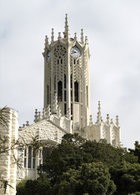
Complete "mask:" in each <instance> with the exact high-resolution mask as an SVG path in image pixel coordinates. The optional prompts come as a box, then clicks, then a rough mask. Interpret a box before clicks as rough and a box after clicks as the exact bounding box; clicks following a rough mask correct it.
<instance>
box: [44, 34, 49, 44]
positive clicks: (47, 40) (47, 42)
mask: <svg viewBox="0 0 140 195" xmlns="http://www.w3.org/2000/svg"><path fill="white" fill-rule="evenodd" d="M48 44H49V39H48V36H47V35H46V36H45V46H47V45H48Z"/></svg>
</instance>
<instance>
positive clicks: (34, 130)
mask: <svg viewBox="0 0 140 195" xmlns="http://www.w3.org/2000/svg"><path fill="white" fill-rule="evenodd" d="M43 57H44V106H43V110H42V111H41V112H40V111H38V110H37V109H36V110H35V116H34V123H32V124H29V123H28V122H27V123H26V125H24V126H23V127H20V128H19V130H18V131H17V122H15V121H14V120H13V119H12V118H10V120H11V125H12V124H13V126H12V129H11V127H10V126H9V131H8V132H7V134H9V138H10V139H11V136H13V138H14V139H17V138H18V140H19V143H20V146H19V148H18V150H16V151H15V153H16V155H17V159H19V161H20V167H17V165H16V164H14V165H13V164H12V162H10V154H9V157H8V156H7V158H9V161H8V162H6V164H5V165H4V166H5V167H7V168H6V169H7V171H8V170H9V172H7V179H8V180H9V182H10V185H11V186H13V187H14V189H15V185H16V182H15V177H16V180H17V182H18V181H20V180H22V179H24V178H27V179H29V178H30V179H35V178H37V177H38V173H37V167H38V166H39V165H40V164H41V163H42V161H43V147H40V148H37V149H36V148H34V147H33V145H35V142H36V141H37V142H40V143H43V145H46V146H48V145H51V144H53V145H54V144H58V143H61V139H62V136H63V135H64V134H65V133H78V134H79V135H81V136H82V137H84V138H86V139H89V140H96V141H100V139H106V141H107V142H108V143H110V144H111V145H113V146H114V147H119V146H120V126H119V121H118V116H116V119H115V122H113V120H112V119H111V120H110V118H109V115H107V118H106V120H105V121H103V119H102V116H101V106H100V102H98V113H97V121H96V122H95V123H94V122H93V121H92V116H91V113H90V77H89V58H90V53H89V44H88V39H87V36H84V33H83V29H82V30H81V35H80V40H78V37H77V34H76V33H75V35H74V37H73V38H72V37H70V33H69V26H68V18H67V15H66V17H65V27H64V32H63V34H61V33H60V32H59V33H58V38H57V39H56V40H55V36H54V29H52V33H51V39H50V41H49V38H48V37H47V36H46V38H45V48H44V52H43ZM10 112H14V111H10ZM14 113H15V112H14ZM15 115H16V114H15ZM9 116H11V115H9ZM15 120H17V119H15ZM1 131H2V130H1ZM14 136H15V137H14ZM7 163H9V164H7ZM1 164H2V161H0V167H1ZM9 166H10V168H9ZM2 169H3V168H2ZM10 169H11V173H10ZM16 169H17V171H16ZM13 170H15V171H14V174H13V175H12V171H13ZM8 174H9V175H8ZM10 174H11V176H10ZM12 177H13V179H12ZM7 194H9V195H15V191H14V190H13V192H9V191H8V190H7Z"/></svg>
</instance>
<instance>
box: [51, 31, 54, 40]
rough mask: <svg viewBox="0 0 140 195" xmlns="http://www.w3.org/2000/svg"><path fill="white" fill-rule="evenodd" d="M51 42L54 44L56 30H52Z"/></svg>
mask: <svg viewBox="0 0 140 195" xmlns="http://www.w3.org/2000/svg"><path fill="white" fill-rule="evenodd" d="M51 42H52V43H53V42H54V29H53V28H52V36H51Z"/></svg>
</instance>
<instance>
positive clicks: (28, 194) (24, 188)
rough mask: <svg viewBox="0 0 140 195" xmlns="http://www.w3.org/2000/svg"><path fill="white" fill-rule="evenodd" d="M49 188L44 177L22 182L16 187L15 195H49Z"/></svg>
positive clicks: (47, 181)
mask: <svg viewBox="0 0 140 195" xmlns="http://www.w3.org/2000/svg"><path fill="white" fill-rule="evenodd" d="M50 190H51V188H50V182H49V180H48V179H47V178H46V176H44V175H42V176H41V177H40V178H38V179H37V180H23V181H21V182H20V183H19V184H18V185H17V194H16V195H49V194H50V193H51V192H50Z"/></svg>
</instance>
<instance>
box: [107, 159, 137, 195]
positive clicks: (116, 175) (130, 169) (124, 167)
mask: <svg viewBox="0 0 140 195" xmlns="http://www.w3.org/2000/svg"><path fill="white" fill-rule="evenodd" d="M110 173H111V177H112V179H113V181H114V183H115V184H116V186H117V191H116V193H114V194H116V195H119V194H121V195H126V194H131V193H135V192H140V164H138V163H133V164H132V163H128V162H124V163H122V164H121V165H118V166H116V167H112V168H111V169H110Z"/></svg>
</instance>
